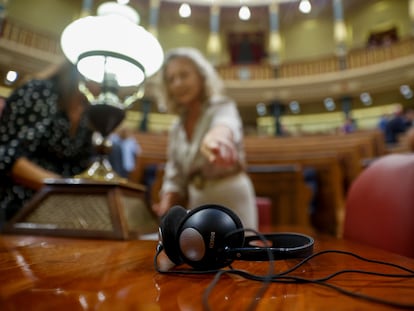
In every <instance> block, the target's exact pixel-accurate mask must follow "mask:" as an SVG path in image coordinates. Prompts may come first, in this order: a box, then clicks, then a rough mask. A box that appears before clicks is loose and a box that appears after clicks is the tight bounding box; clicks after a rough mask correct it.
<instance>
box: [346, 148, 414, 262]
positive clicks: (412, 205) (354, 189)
mask: <svg viewBox="0 0 414 311" xmlns="http://www.w3.org/2000/svg"><path fill="white" fill-rule="evenodd" d="M344 237H345V238H347V239H352V240H355V241H358V242H361V243H365V244H368V245H371V246H374V247H378V248H382V249H385V250H388V251H391V252H395V253H398V254H401V255H405V256H408V257H413V258H414V154H390V155H386V156H383V157H381V158H379V159H377V160H375V161H373V162H372V163H371V164H370V165H369V166H368V167H367V168H365V169H364V171H363V172H362V173H361V174H360V175H359V176H358V177H357V179H356V180H355V181H354V182H353V184H352V185H351V188H350V190H349V192H348V195H347V199H346V209H345V222H344Z"/></svg>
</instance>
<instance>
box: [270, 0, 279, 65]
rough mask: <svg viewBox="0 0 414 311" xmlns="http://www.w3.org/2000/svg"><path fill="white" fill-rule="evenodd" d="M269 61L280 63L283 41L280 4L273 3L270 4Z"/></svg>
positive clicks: (273, 63) (274, 63)
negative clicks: (280, 30) (280, 25)
mask: <svg viewBox="0 0 414 311" xmlns="http://www.w3.org/2000/svg"><path fill="white" fill-rule="evenodd" d="M269 29H270V31H269V47H268V52H269V63H270V64H271V65H274V66H278V65H279V63H280V49H281V47H282V42H281V39H280V33H279V5H278V3H271V4H270V5H269Z"/></svg>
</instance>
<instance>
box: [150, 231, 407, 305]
mask: <svg viewBox="0 0 414 311" xmlns="http://www.w3.org/2000/svg"><path fill="white" fill-rule="evenodd" d="M252 232H255V231H253V230H252ZM255 233H256V232H255ZM256 234H257V233H256ZM258 235H259V236H261V237H260V239H262V238H264V237H263V235H261V234H258ZM263 242H264V243H266V241H265V239H264V240H263ZM161 250H162V248H157V253H156V256H155V257H154V266H155V269H156V270H157V271H158V272H160V273H167V274H182V275H200V274H207V273H210V274H212V273H215V274H216V275H215V277H214V278H213V280H212V282H211V283H210V285H209V286H208V287H207V289H206V290H205V292H204V295H203V306H204V308H205V310H210V306H209V305H208V297H209V295H210V294H211V292H212V290H213V289H214V287H215V286H216V285H217V283H218V281H219V280H220V278H221V276H222V275H224V274H233V275H238V276H241V277H243V278H245V279H248V280H252V281H258V282H263V283H264V284H263V286H262V287H261V288H260V289H259V291H258V292H257V293H256V295H255V297H254V299H253V301H252V303H251V304H250V306H249V308H248V310H254V308H255V307H256V306H257V304H258V303H259V299H258V298H261V297H262V296H263V295H264V293H265V291H266V290H267V288H268V286H269V283H270V282H272V283H284V284H294V283H296V284H300V283H303V284H304V283H306V284H315V285H320V286H324V287H328V288H330V289H333V290H336V291H337V292H339V293H341V294H344V295H347V296H350V297H354V298H358V299H363V300H367V301H370V302H374V303H378V304H383V305H387V306H391V307H397V308H404V309H413V308H414V303H400V302H396V301H391V300H386V299H382V298H378V297H375V296H370V295H365V294H362V293H355V292H353V291H351V290H347V289H345V288H343V287H340V286H337V285H334V284H331V283H328V282H327V281H329V280H332V279H333V278H335V277H337V276H339V275H343V274H349V273H356V274H367V275H374V276H379V277H387V278H414V270H412V269H409V268H406V267H404V266H401V265H398V264H394V263H391V262H386V261H381V260H374V259H369V258H365V257H363V256H360V255H358V254H355V253H352V252H348V251H343V250H324V251H320V252H317V253H314V254H312V255H310V256H308V257H306V258H304V259H303V260H302V261H301V262H299V263H298V264H296V265H295V266H293V267H292V268H289V269H287V270H285V271H282V272H280V273H276V274H273V261H274V260H273V254H272V253H271V251H270V250H269V251H268V253H269V271H268V273H267V274H266V275H256V274H252V273H249V272H246V271H243V270H238V269H233V268H231V267H230V269H229V270H226V269H215V270H203V271H198V270H168V271H161V270H160V269H159V267H158V264H157V257H158V255H159V253H160V252H161ZM325 254H340V255H346V256H351V257H354V258H356V259H358V260H361V261H365V262H368V263H373V264H377V265H384V266H388V267H392V268H395V269H398V270H401V271H404V272H407V273H408V274H407V273H405V274H401V273H383V272H376V271H369V270H357V269H343V270H339V271H336V272H334V273H331V274H329V275H327V276H325V277H322V278H317V279H308V278H302V277H300V276H295V275H290V274H291V273H292V272H295V271H296V270H297V269H299V268H300V267H301V266H303V265H304V264H305V263H307V262H309V261H310V260H312V259H314V258H316V257H319V256H322V255H325Z"/></svg>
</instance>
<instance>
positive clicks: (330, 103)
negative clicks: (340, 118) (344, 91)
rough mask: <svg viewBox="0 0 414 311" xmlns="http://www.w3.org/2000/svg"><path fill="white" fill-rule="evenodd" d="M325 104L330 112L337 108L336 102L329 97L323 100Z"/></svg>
mask: <svg viewBox="0 0 414 311" xmlns="http://www.w3.org/2000/svg"><path fill="white" fill-rule="evenodd" d="M323 104H324V106H325V109H326V110H328V111H333V110H335V108H336V105H335V102H334V100H333V99H332V98H331V97H327V98H325V99H324V100H323Z"/></svg>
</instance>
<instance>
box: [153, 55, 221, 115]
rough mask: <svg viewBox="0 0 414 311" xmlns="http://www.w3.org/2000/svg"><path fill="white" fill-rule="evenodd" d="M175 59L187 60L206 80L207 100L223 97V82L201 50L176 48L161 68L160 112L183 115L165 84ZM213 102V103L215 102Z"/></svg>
mask: <svg viewBox="0 0 414 311" xmlns="http://www.w3.org/2000/svg"><path fill="white" fill-rule="evenodd" d="M175 58H186V59H189V60H190V61H192V62H193V63H194V65H195V66H196V68H197V70H198V73H199V74H200V75H201V76H202V77H203V80H204V87H203V90H204V96H205V100H207V99H211V98H215V97H222V96H223V91H224V85H223V81H222V79H221V77H220V76H219V75H218V73H217V71H216V70H215V68H214V67H213V65H212V64H211V63H210V62H209V61H208V60H207V59H206V58H205V57H204V55H203V54H202V53H201V52H200V51H199V50H197V49H195V48H192V47H180V48H175V49H172V50H170V51H168V52H167V53H166V54H165V60H164V64H163V66H162V67H161V70H160V72H159V76H158V82H159V83H160V84H159V90H160V94H159V95H160V98H159V100H158V105H159V108H160V110H164V111H168V112H170V113H181V111H180V110H179V107H178V105H177V103H175V102H174V101H173V100H172V99H171V98H169V96H168V92H167V87H166V83H165V69H166V67H167V65H168V64H169V62H170V61H171V60H172V59H175ZM211 102H212V103H213V102H214V101H211Z"/></svg>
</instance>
